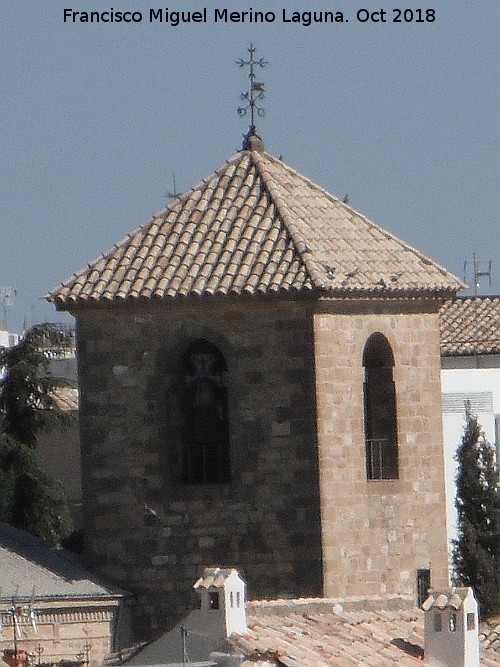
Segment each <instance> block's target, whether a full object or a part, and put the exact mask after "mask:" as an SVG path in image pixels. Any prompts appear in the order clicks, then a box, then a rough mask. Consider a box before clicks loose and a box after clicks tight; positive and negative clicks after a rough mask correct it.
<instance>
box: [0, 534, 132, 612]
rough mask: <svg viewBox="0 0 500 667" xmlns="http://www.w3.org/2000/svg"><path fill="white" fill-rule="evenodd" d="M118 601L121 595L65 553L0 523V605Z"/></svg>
mask: <svg viewBox="0 0 500 667" xmlns="http://www.w3.org/2000/svg"><path fill="white" fill-rule="evenodd" d="M33 587H35V599H36V600H56V599H93V600H94V599H109V598H115V599H118V598H120V597H122V595H123V593H122V592H120V591H118V590H117V589H116V588H111V587H109V586H107V585H106V584H104V583H103V582H102V581H100V580H99V579H98V578H97V577H96V576H95V575H93V574H91V573H90V572H88V571H87V570H85V569H84V568H83V567H82V566H81V565H80V564H79V563H78V562H77V561H76V559H75V557H72V556H71V555H70V554H69V552H66V551H64V550H63V549H58V548H51V547H49V546H47V545H46V544H45V543H44V542H42V541H41V540H39V539H37V538H36V537H33V536H32V535H29V534H28V533H26V532H24V531H22V530H18V529H17V528H13V527H12V526H9V525H8V524H6V523H0V602H1V601H2V600H7V601H8V602H11V601H12V596H13V595H14V594H15V597H16V599H19V600H26V599H31V597H32V595H33Z"/></svg>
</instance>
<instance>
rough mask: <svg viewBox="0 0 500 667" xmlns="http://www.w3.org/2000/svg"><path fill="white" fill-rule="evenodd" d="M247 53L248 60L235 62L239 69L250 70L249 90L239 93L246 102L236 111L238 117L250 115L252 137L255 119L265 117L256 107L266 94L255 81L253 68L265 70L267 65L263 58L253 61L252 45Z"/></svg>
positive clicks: (260, 83)
mask: <svg viewBox="0 0 500 667" xmlns="http://www.w3.org/2000/svg"><path fill="white" fill-rule="evenodd" d="M248 52H249V53H250V60H243V58H239V59H238V60H237V61H236V64H237V65H239V66H240V67H249V68H250V71H249V74H248V78H249V80H250V90H248V91H247V92H246V93H241V100H243V101H244V102H246V104H245V105H244V106H240V107H238V109H237V111H238V115H239V116H241V117H242V118H243V117H244V116H246V115H247V114H248V113H249V114H250V129H249V132H248V134H249V135H252V134H255V117H256V116H260V117H262V116H265V111H264V109H263V108H262V107H260V106H259V105H258V102H260V101H261V100H263V99H264V98H265V92H266V91H265V89H264V84H263V83H262V82H261V81H256V80H255V71H254V67H255V66H256V65H258V66H259V67H262V68H265V67H266V65H268V64H269V63H268V62H267V61H266V60H264V59H263V58H260V59H259V60H256V59H255V57H254V56H255V52H256V49H255V47H254V45H253V44H250V48H249V49H248Z"/></svg>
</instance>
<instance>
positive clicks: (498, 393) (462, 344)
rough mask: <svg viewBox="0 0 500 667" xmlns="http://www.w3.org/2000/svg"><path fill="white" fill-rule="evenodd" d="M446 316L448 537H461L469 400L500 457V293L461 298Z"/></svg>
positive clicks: (444, 383)
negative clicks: (458, 505) (460, 458)
mask: <svg viewBox="0 0 500 667" xmlns="http://www.w3.org/2000/svg"><path fill="white" fill-rule="evenodd" d="M440 319H441V368H442V371H441V382H442V391H443V432H444V452H445V474H446V504H447V525H448V538H449V539H450V540H451V539H453V538H455V537H456V534H457V532H456V511H455V477H456V472H457V464H456V461H455V453H456V451H457V446H458V445H459V444H460V442H461V440H462V433H463V427H464V423H465V402H466V401H470V406H471V411H472V413H473V414H475V415H477V418H478V420H479V423H480V424H481V427H482V429H483V431H484V433H485V435H486V439H487V440H488V442H490V443H491V444H492V445H494V446H495V447H496V452H497V461H500V296H468V297H457V298H456V299H452V300H451V301H447V302H446V303H445V304H444V305H443V307H442V309H441V312H440Z"/></svg>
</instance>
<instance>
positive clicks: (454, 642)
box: [422, 588, 479, 667]
mask: <svg viewBox="0 0 500 667" xmlns="http://www.w3.org/2000/svg"><path fill="white" fill-rule="evenodd" d="M422 609H423V610H424V612H425V615H424V628H425V664H427V665H429V667H479V627H478V626H479V617H478V612H477V602H476V599H475V597H474V592H473V590H472V588H451V589H448V590H446V591H429V597H428V598H427V599H426V600H425V602H424V603H423V605H422Z"/></svg>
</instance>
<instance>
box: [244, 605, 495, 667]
mask: <svg viewBox="0 0 500 667" xmlns="http://www.w3.org/2000/svg"><path fill="white" fill-rule="evenodd" d="M400 603H401V601H399V600H397V599H394V600H389V599H387V600H383V599H381V600H379V601H377V600H370V601H361V600H359V601H358V602H357V603H356V602H355V601H351V602H350V603H349V601H346V603H339V602H338V601H337V602H336V601H332V600H276V601H257V602H249V603H248V605H247V609H248V626H249V631H248V634H247V635H245V636H244V637H243V636H242V637H236V638H234V639H233V640H232V641H233V644H234V645H235V646H236V647H237V648H239V649H241V650H242V651H243V652H244V654H245V655H246V656H247V658H246V660H245V661H244V662H243V663H242V665H244V666H248V667H250V665H253V666H254V667H255V665H256V664H259V663H260V664H261V665H278V666H281V665H284V666H285V667H348V666H349V665H357V666H358V667H384V666H386V665H387V667H389V666H391V667H395V666H396V665H397V666H400V667H412V666H413V667H415V665H417V664H422V657H423V646H424V632H423V612H421V611H420V610H419V609H417V608H411V606H410V605H408V604H402V605H401V604H400ZM480 639H481V645H482V649H481V651H482V657H481V664H482V666H483V667H494V666H496V667H498V665H499V664H500V618H499V619H496V621H491V622H490V623H489V624H483V627H482V633H481V635H480Z"/></svg>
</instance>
